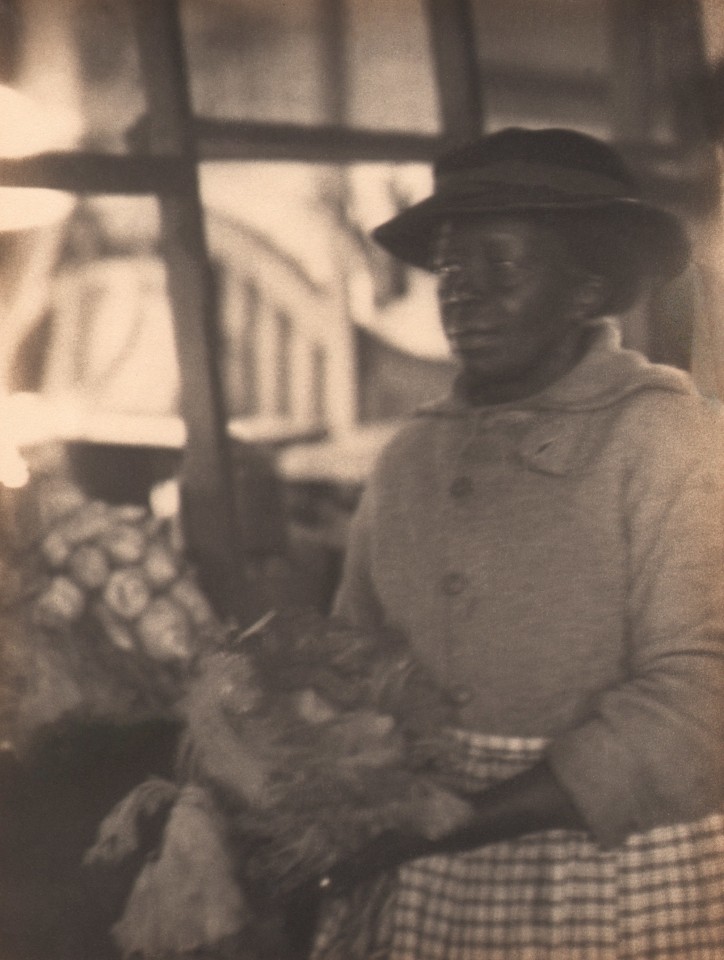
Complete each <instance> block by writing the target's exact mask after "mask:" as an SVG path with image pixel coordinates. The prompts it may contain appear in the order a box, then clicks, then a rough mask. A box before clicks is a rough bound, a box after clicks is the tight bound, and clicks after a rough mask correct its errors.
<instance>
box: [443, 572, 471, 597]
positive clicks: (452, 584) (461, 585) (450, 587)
mask: <svg viewBox="0 0 724 960" xmlns="http://www.w3.org/2000/svg"><path fill="white" fill-rule="evenodd" d="M441 586H442V592H443V593H445V594H447V596H448V597H456V596H457V595H458V594H459V593H462V592H463V590H464V589H465V587H466V586H467V579H466V578H465V576H464V575H463V574H462V573H456V572H454V571H453V572H451V573H446V574H445V576H444V577H443V578H442V583H441Z"/></svg>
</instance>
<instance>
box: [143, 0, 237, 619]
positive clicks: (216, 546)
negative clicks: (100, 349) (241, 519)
mask: <svg viewBox="0 0 724 960" xmlns="http://www.w3.org/2000/svg"><path fill="white" fill-rule="evenodd" d="M133 6H134V15H135V23H136V32H137V38H138V48H139V54H140V62H141V69H142V73H143V78H144V82H145V88H146V96H147V105H148V127H147V142H148V149H149V152H150V153H151V154H153V155H155V156H159V157H162V158H164V159H170V160H173V161H175V162H176V164H177V170H178V173H179V177H180V185H179V189H178V191H177V192H175V193H173V194H163V195H160V196H158V202H159V204H160V211H161V226H162V239H163V249H164V254H165V258H166V269H167V277H168V291H169V297H170V301H171V305H172V309H173V314H174V325H175V334H176V348H177V354H178V361H179V367H180V378H181V413H182V416H183V418H184V421H185V423H186V430H187V439H186V449H185V455H184V464H183V473H182V504H183V518H184V529H185V534H186V540H187V544H188V549H189V553H190V556H191V557H192V559H193V560H194V561H195V562H197V563H198V565H199V570H200V576H201V580H202V583H203V584H204V586H205V588H206V590H207V592H208V594H209V597H210V599H211V601H212V602H213V603H214V605H215V606H216V608H217V611H218V612H219V613H220V614H221V615H223V616H226V615H231V614H235V615H236V616H237V617H239V618H240V619H242V620H244V619H245V618H246V617H247V614H248V612H249V611H252V608H253V604H252V603H251V598H250V596H249V590H248V586H247V584H246V582H245V579H244V567H243V563H242V549H243V545H242V544H240V543H238V525H237V524H236V523H235V514H236V511H235V504H234V493H233V483H232V471H231V458H230V454H229V449H228V440H227V431H226V421H227V417H226V410H225V404H224V397H223V390H222V383H221V374H220V365H219V357H218V347H219V341H220V338H219V333H218V328H217V309H216V303H215V299H216V298H215V295H214V282H213V276H212V271H211V266H210V262H209V257H208V252H207V245H206V237H205V231H204V220H203V211H202V206H201V199H200V195H199V183H198V167H197V161H198V158H197V154H196V147H195V141H194V136H193V123H192V115H191V106H190V102H189V90H188V79H187V70H186V62H185V53H184V47H183V39H182V33H181V26H180V22H179V16H178V4H177V2H176V0H134V4H133ZM250 615H252V616H253V613H251V614H250Z"/></svg>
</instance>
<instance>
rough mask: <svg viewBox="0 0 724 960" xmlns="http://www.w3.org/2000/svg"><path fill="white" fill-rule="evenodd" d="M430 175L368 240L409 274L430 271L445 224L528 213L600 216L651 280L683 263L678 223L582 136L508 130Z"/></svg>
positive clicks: (602, 147) (450, 156) (451, 157)
mask: <svg viewBox="0 0 724 960" xmlns="http://www.w3.org/2000/svg"><path fill="white" fill-rule="evenodd" d="M433 172H434V189H433V193H432V195H431V196H430V197H428V198H426V199H425V200H422V201H421V202H419V203H416V204H414V205H413V206H411V207H408V208H407V209H406V210H403V211H402V212H401V213H399V214H398V215H397V216H395V217H393V218H392V219H391V220H388V221H387V222H386V223H383V224H381V225H380V226H379V227H377V228H376V229H375V230H374V231H373V232H372V237H373V238H374V239H375V240H376V241H377V242H378V243H379V244H380V245H381V246H382V247H384V248H385V249H386V250H387V251H389V252H390V253H392V254H393V255H394V256H395V257H397V258H398V259H400V260H403V261H404V262H406V263H410V264H412V265H413V266H417V267H422V268H423V269H430V265H431V256H432V245H433V242H434V237H435V233H436V227H437V226H439V225H440V224H441V223H442V222H444V221H446V220H450V219H455V218H462V217H474V216H484V215H486V214H507V213H511V214H512V213H516V212H521V213H525V212H533V211H549V212H555V211H558V212H561V213H562V212H568V213H579V214H588V215H589V216H590V217H591V218H592V219H593V216H594V214H596V217H597V218H598V219H600V216H599V215H600V214H603V215H605V216H606V217H607V218H608V220H609V223H610V225H611V226H612V228H613V234H614V236H615V234H616V232H617V231H620V235H621V241H622V242H623V241H624V238H625V242H626V243H627V244H629V245H630V244H633V245H634V248H633V250H634V252H635V253H636V255H637V258H638V259H637V262H638V263H640V265H641V269H642V270H644V271H648V272H650V273H651V274H652V275H654V276H660V277H664V278H670V277H673V276H675V275H676V274H677V273H679V272H681V270H683V269H684V267H685V266H686V263H687V261H688V258H689V241H688V239H687V236H686V233H685V231H684V229H683V227H682V225H681V223H680V222H679V220H678V219H677V218H676V217H675V216H674V215H673V214H672V213H669V212H668V211H666V210H662V209H660V208H659V207H657V206H655V205H653V204H651V203H649V202H647V201H646V200H644V199H643V198H642V196H641V193H640V190H639V188H638V187H637V185H636V181H635V179H634V177H633V176H632V174H631V173H630V172H629V171H628V169H627V168H626V166H625V164H624V162H623V160H622V159H621V157H620V156H619V154H618V153H617V152H616V151H615V150H614V149H613V148H612V147H610V146H608V145H607V144H606V143H604V142H603V141H601V140H598V139H596V138H595V137H591V136H588V135H587V134H584V133H579V132H577V131H574V130H564V129H547V130H526V129H522V128H519V127H511V128H508V129H506V130H501V131H499V132H497V133H493V134H489V135H488V136H483V137H481V138H479V139H478V140H475V141H473V142H472V143H469V144H466V145H464V146H462V147H459V148H457V149H455V150H452V151H450V152H449V153H446V154H443V155H442V156H441V157H439V158H438V160H437V161H436V162H435V164H434V168H433Z"/></svg>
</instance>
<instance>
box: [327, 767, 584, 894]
mask: <svg viewBox="0 0 724 960" xmlns="http://www.w3.org/2000/svg"><path fill="white" fill-rule="evenodd" d="M465 799H466V800H467V801H469V802H470V803H471V805H472V807H473V815H472V817H471V820H470V823H469V824H466V825H465V826H464V827H460V828H458V829H456V830H453V831H452V832H451V833H449V834H447V835H446V836H444V837H441V838H440V839H439V840H427V839H426V838H425V837H422V836H419V835H414V834H410V833H405V832H403V831H388V832H386V833H383V834H381V835H380V836H379V837H377V838H376V839H375V840H373V841H372V842H371V843H369V844H368V845H367V846H366V847H365V848H364V849H363V850H361V851H360V852H359V853H358V854H356V855H355V856H354V857H351V858H350V859H349V860H344V861H342V862H341V863H339V864H337V865H336V866H335V867H334V868H333V869H332V870H330V871H329V872H328V873H327V874H325V876H324V877H322V878H321V879H320V880H319V886H320V888H321V889H322V890H326V891H327V892H329V893H336V892H338V893H344V892H348V891H349V890H351V889H352V888H353V887H355V886H356V885H357V884H358V883H361V882H363V881H365V880H372V879H374V878H375V877H376V876H378V875H379V874H381V873H386V872H389V871H390V870H393V869H396V868H397V867H399V866H401V865H402V864H403V863H407V862H408V861H410V860H417V859H418V858H419V857H429V856H434V855H436V854H456V853H464V852H466V851H469V850H474V849H476V848H477V847H482V846H486V845H487V844H490V843H498V842H500V841H503V840H512V839H514V838H516V837H520V836H524V835H525V834H528V833H536V832H538V831H540V830H555V829H567V830H583V831H585V830H586V829H587V828H586V825H585V823H584V822H583V820H582V819H581V817H580V815H579V813H578V811H577V809H576V808H575V807H574V805H573V803H572V802H571V800H570V799H569V797H568V795H567V794H566V793H565V792H564V790H563V789H562V787H561V786H560V785H559V784H558V781H557V780H556V778H555V777H554V775H553V773H552V771H551V770H550V768H549V766H548V764H547V763H546V762H545V761H541V762H540V763H538V764H536V765H535V766H534V767H531V768H530V769H529V770H526V771H524V772H523V773H520V774H518V775H517V776H515V777H511V778H510V779H509V780H504V781H502V782H501V783H498V784H496V785H495V786H493V787H491V788H490V789H488V790H485V791H483V792H481V793H477V794H467V795H465Z"/></svg>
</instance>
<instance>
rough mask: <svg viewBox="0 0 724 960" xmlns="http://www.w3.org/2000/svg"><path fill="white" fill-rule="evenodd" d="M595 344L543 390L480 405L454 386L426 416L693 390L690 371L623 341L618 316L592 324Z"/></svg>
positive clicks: (594, 404)
mask: <svg viewBox="0 0 724 960" xmlns="http://www.w3.org/2000/svg"><path fill="white" fill-rule="evenodd" d="M590 326H591V334H592V337H591V344H590V346H589V349H588V350H587V352H586V353H585V354H584V356H583V358H582V359H581V360H580V361H579V363H578V364H576V366H575V367H574V368H573V369H572V370H570V371H569V372H568V373H567V374H566V375H565V376H564V377H562V378H561V379H560V380H558V381H556V382H555V383H553V384H551V385H550V386H548V387H547V388H546V389H545V390H543V391H542V392H541V393H538V394H536V395H535V396H532V397H527V398H525V399H524V400H519V401H516V402H515V403H505V404H496V405H495V406H489V407H484V408H480V407H474V406H473V405H472V404H471V403H470V402H469V401H468V400H466V399H465V398H464V397H463V396H461V395H460V393H459V392H457V391H453V393H452V395H451V396H449V397H447V398H446V399H444V400H442V401H438V402H437V403H433V404H430V405H428V406H425V407H422V408H420V409H419V410H418V411H417V414H418V415H421V416H465V415H468V414H469V413H470V412H471V411H473V410H481V409H484V410H487V411H489V412H491V413H492V412H494V411H497V412H499V413H503V412H505V411H508V410H533V411H534V410H550V411H571V412H573V411H581V412H583V411H586V410H598V409H601V408H603V407H608V406H611V405H612V404H614V403H616V402H618V401H619V400H621V399H623V398H624V397H626V396H628V395H630V394H632V393H636V392H638V391H639V390H666V391H669V392H674V393H692V391H693V387H692V384H691V380H690V379H689V377H688V376H687V375H686V374H685V373H683V372H682V371H680V370H677V369H675V368H674V367H668V366H664V365H663V364H654V363H651V362H650V361H649V360H647V359H646V358H645V357H644V356H643V355H642V354H640V353H638V352H637V351H635V350H628V349H624V348H623V347H622V346H621V336H620V333H619V329H618V326H617V325H616V323H615V321H613V320H610V319H604V320H597V321H595V322H594V323H592V324H591V325H590Z"/></svg>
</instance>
